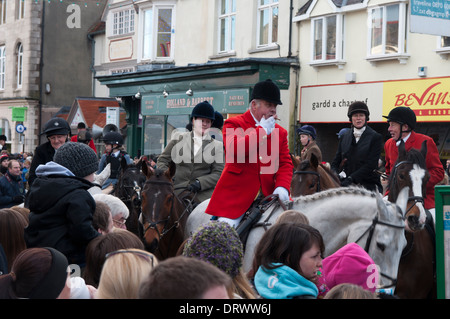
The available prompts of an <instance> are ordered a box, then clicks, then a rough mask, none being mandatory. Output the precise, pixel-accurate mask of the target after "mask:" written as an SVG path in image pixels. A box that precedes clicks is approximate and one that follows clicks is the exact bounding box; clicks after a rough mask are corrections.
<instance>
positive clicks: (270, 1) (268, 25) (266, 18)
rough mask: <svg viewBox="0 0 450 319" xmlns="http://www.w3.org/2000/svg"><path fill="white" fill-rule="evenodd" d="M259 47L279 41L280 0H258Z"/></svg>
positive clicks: (257, 44)
mask: <svg viewBox="0 0 450 319" xmlns="http://www.w3.org/2000/svg"><path fill="white" fill-rule="evenodd" d="M257 23H258V29H257V30H258V37H257V43H256V46H257V47H262V46H270V45H276V43H277V42H278V0H258V16H257Z"/></svg>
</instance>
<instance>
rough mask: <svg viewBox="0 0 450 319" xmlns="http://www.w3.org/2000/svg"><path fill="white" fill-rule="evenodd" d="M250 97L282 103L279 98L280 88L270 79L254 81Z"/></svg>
mask: <svg viewBox="0 0 450 319" xmlns="http://www.w3.org/2000/svg"><path fill="white" fill-rule="evenodd" d="M251 99H252V100H254V99H259V100H264V101H267V102H270V103H275V104H277V105H282V104H283V103H281V99H280V89H279V88H278V86H277V85H276V84H275V83H273V82H272V80H271V79H267V80H265V81H261V82H258V83H256V84H255V87H254V88H253V91H252V97H251Z"/></svg>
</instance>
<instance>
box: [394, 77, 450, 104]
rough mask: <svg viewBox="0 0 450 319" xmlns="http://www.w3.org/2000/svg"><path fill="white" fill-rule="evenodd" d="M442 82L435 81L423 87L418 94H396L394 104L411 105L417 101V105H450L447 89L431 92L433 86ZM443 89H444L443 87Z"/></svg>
mask: <svg viewBox="0 0 450 319" xmlns="http://www.w3.org/2000/svg"><path fill="white" fill-rule="evenodd" d="M441 84H442V82H436V83H433V84H432V85H430V86H429V87H427V88H425V90H424V91H423V92H421V93H419V94H416V93H410V94H408V95H407V94H405V93H401V94H398V95H396V96H395V97H396V99H397V100H396V102H395V106H412V105H414V104H415V103H417V104H418V105H419V106H426V105H430V106H438V105H450V96H449V92H448V91H440V92H431V90H432V89H433V88H434V87H437V86H441V87H442V85H441ZM444 90H445V89H444Z"/></svg>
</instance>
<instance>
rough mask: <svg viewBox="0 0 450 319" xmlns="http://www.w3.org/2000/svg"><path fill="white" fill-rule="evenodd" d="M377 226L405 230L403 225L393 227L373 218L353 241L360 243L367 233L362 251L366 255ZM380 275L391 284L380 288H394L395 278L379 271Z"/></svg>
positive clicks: (376, 217)
mask: <svg viewBox="0 0 450 319" xmlns="http://www.w3.org/2000/svg"><path fill="white" fill-rule="evenodd" d="M402 219H403V220H404V218H402ZM378 224H380V225H384V226H388V227H393V228H398V229H404V228H405V225H404V224H402V225H394V224H390V223H386V222H383V221H380V220H378V216H375V217H374V218H373V220H372V224H371V225H370V226H369V228H367V229H366V231H365V232H364V233H362V235H361V236H359V238H358V239H357V240H356V241H355V242H356V243H357V242H358V241H360V240H361V239H362V238H363V237H364V235H366V234H367V233H369V236H368V238H367V241H366V245H365V246H364V250H365V251H366V252H367V253H369V249H370V244H371V243H372V237H373V233H374V231H375V227H376V226H377V225H378ZM380 249H381V248H380ZM380 275H381V276H383V277H385V278H387V279H388V280H389V281H390V282H391V284H390V285H385V286H382V287H380V288H388V287H392V286H395V285H396V284H397V279H396V278H392V277H390V276H388V275H386V274H385V273H382V272H381V271H380Z"/></svg>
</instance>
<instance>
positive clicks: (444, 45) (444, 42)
mask: <svg viewBox="0 0 450 319" xmlns="http://www.w3.org/2000/svg"><path fill="white" fill-rule="evenodd" d="M440 40H441V41H439V43H440V46H439V49H450V37H440Z"/></svg>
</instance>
